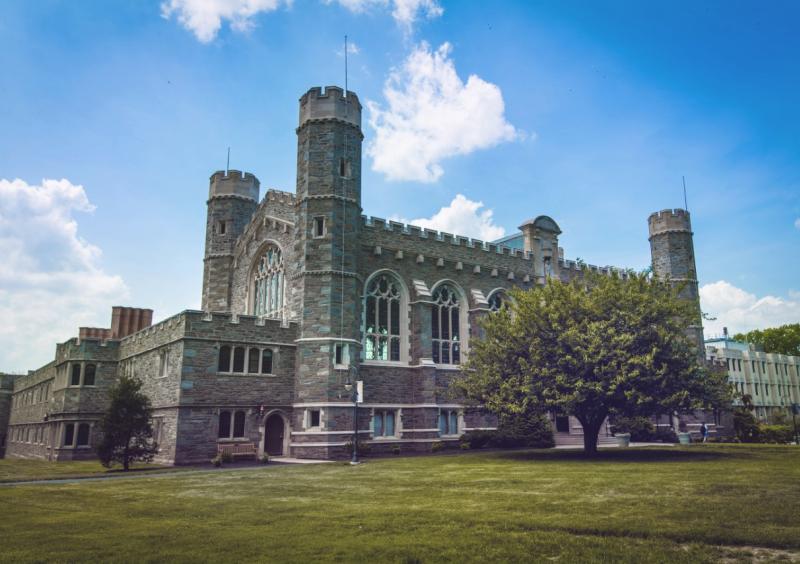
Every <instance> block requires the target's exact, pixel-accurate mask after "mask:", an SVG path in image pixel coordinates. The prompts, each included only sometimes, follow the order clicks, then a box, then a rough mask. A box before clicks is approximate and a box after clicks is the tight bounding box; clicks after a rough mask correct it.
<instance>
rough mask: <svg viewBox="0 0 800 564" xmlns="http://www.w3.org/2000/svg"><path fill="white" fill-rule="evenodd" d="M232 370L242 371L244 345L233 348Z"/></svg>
mask: <svg viewBox="0 0 800 564" xmlns="http://www.w3.org/2000/svg"><path fill="white" fill-rule="evenodd" d="M233 371H234V372H244V347H236V348H234V349H233Z"/></svg>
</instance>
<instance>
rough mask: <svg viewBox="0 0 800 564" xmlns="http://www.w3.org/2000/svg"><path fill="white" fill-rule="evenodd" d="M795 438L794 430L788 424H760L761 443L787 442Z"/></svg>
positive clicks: (759, 439)
mask: <svg viewBox="0 0 800 564" xmlns="http://www.w3.org/2000/svg"><path fill="white" fill-rule="evenodd" d="M793 440H794V431H793V430H792V428H791V427H789V426H788V425H760V426H759V429H758V441H759V442H761V443H772V444H786V443H790V442H792V441H793Z"/></svg>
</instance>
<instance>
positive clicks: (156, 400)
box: [0, 87, 701, 463]
mask: <svg viewBox="0 0 800 564" xmlns="http://www.w3.org/2000/svg"><path fill="white" fill-rule="evenodd" d="M296 131H297V138H298V142H297V184H296V188H295V192H294V193H288V192H281V191H277V190H268V191H267V192H266V194H265V195H264V197H263V198H260V185H259V181H258V179H257V178H256V177H255V176H254V175H252V174H250V173H242V172H239V171H234V170H231V171H227V172H215V173H214V174H213V175H212V176H211V179H210V186H209V192H208V200H207V206H208V216H207V223H206V239H205V258H204V269H203V284H202V286H203V290H202V311H183V312H181V313H178V314H177V315H174V316H172V317H169V318H167V319H165V320H163V321H161V322H159V323H157V324H155V325H151V319H152V312H150V311H149V310H139V309H133V308H114V311H113V314H112V324H111V325H112V326H111V327H110V328H109V329H104V328H103V329H98V328H81V329H80V332H79V336H78V337H77V338H74V339H71V340H69V341H67V342H65V343H62V344H59V345H58V346H57V350H56V355H55V359H54V361H53V362H51V363H49V364H47V365H46V366H44V367H42V368H40V369H38V370H36V371H33V372H31V373H30V374H28V375H26V376H22V377H19V378H17V379H16V380H15V381H14V393H13V400H12V404H13V405H12V408H11V414H10V421H9V434H10V438H9V440H8V441H7V444H8V447H7V453H8V455H10V456H30V457H42V458H50V459H74V458H83V457H89V456H92V455H93V454H92V450H91V444H92V443H93V441H94V440H95V435H96V432H95V428H94V427H95V423H96V421H97V420H98V418H99V416H100V414H101V412H102V411H103V409H104V408H105V406H106V405H107V391H108V388H109V386H110V385H112V384H113V383H114V381H115V380H116V379H117V378H118V377H119V375H121V374H129V375H133V376H135V377H137V378H139V379H141V380H142V381H143V382H144V391H145V392H146V393H147V394H148V395H149V396H150V398H151V399H152V402H153V407H154V411H153V418H154V429H155V435H156V440H157V442H158V444H159V446H160V450H159V453H158V456H157V460H159V461H161V462H165V463H192V462H205V461H208V460H209V459H210V458H211V457H213V456H214V455H215V454H216V452H217V446H218V444H219V443H220V442H237V441H242V442H252V443H254V444H256V445H258V449H259V451H260V452H264V451H265V452H268V453H270V454H272V455H291V456H295V457H306V458H341V457H345V456H347V453H348V443H349V441H350V440H351V437H352V434H353V424H354V422H353V407H352V403H351V398H350V394H349V392H348V391H346V389H345V384H346V382H348V381H361V382H362V383H363V394H362V397H361V400H362V403H361V404H360V405H359V410H358V413H359V416H358V422H357V429H358V433H359V435H360V437H361V440H362V441H364V442H365V443H367V444H369V445H370V446H371V449H372V450H373V451H377V452H389V451H390V450H391V449H393V448H394V447H396V446H399V447H400V448H401V451H403V452H414V451H418V452H425V451H430V449H431V444H432V443H434V442H439V441H444V442H449V441H457V440H458V437H459V436H460V435H461V434H463V433H464V432H466V431H469V430H476V429H492V428H494V427H495V426H496V421H495V419H494V418H493V417H492V416H491V415H489V414H487V413H485V412H483V411H481V410H479V409H474V408H469V407H467V406H465V405H464V403H463V402H461V401H460V400H459V399H458V398H457V397H454V396H453V395H452V394H451V393H450V391H449V388H448V385H449V383H450V382H451V381H452V380H453V379H454V378H458V377H459V374H460V372H459V370H460V364H461V363H462V362H463V360H464V359H465V357H466V356H467V355H468V354H469V350H470V343H471V341H472V340H473V339H478V338H480V334H479V330H478V321H479V319H480V318H481V317H482V316H485V315H490V314H491V312H492V310H495V309H497V308H499V307H500V306H501V305H502V302H503V300H504V299H506V298H505V296H506V291H507V290H508V289H509V288H511V287H515V286H517V287H522V288H529V287H531V286H533V285H534V284H544V283H545V281H546V280H547V278H548V277H555V278H560V279H562V280H569V279H571V278H573V277H575V276H580V275H581V272H582V269H584V268H588V269H592V270H596V271H602V272H606V273H608V272H610V271H611V270H612V269H611V267H604V268H598V267H594V266H586V265H582V264H578V263H576V262H574V261H569V260H565V259H564V258H563V251H562V250H561V249H560V248H559V246H558V236H559V234H560V233H561V230H560V228H559V227H558V224H557V223H556V222H555V221H554V220H553V219H551V218H549V217H547V216H538V217H536V218H534V219H531V220H529V221H525V222H524V223H523V224H522V225H521V227H520V231H519V233H516V234H514V235H511V236H509V237H506V238H505V239H503V240H501V241H500V242H484V241H480V240H477V239H470V238H467V237H463V236H460V235H457V234H450V233H441V232H436V231H431V230H428V229H421V228H419V227H415V226H413V225H403V224H400V223H396V222H393V221H386V220H383V219H380V218H375V217H366V216H363V215H362V209H361V151H362V140H363V133H362V130H361V104H360V103H359V100H358V97H357V96H356V95H355V94H354V93H352V92H348V93H347V94H346V95H345V93H344V92H343V91H342V90H341V89H340V88H337V87H328V88H327V89H326V90H325V91H322V90H321V89H320V88H312V89H310V90H309V91H308V92H307V93H306V94H304V95H303V96H302V98H300V112H299V123H298V127H297V130H296ZM654 218H655V219H654ZM673 223H675V224H678V225H679V227H678V228H675V229H673V225H672V224H673ZM682 225H688V214H687V213H685V212H684V211H683V210H675V211H670V210H667V211H665V212H661V213H660V214H656V215H655V216H653V217H651V221H650V227H651V243H653V256H654V262H655V263H656V267H657V268H660V265H662V264H665V265H668V269H670V270H669V272H670V275H675V276H680V277H684V276H685V277H688V278H692V279H696V275H694V274H693V272H694V271H693V269H694V258H693V255H692V254H691V230H689V231H688V233H687V231H686V230H685V229H684V230H681V229H682V227H680V226H682ZM653 241H655V242H653ZM687 252H688V253H690V254H689V256H690V257H691V272H689V267H688V262H687V260H686V257H685V256H684V255H685V254H686V253H687ZM672 255H680V257H678V258H675V260H670V259H671V258H673V257H672ZM694 291H695V293H696V285H695V290H694ZM700 330H701V329H700ZM0 401H2V400H0ZM0 414H2V404H1V403H0ZM554 419H555V421H554V423H555V429H556V440H557V442H558V443H562V444H563V443H569V442H573V443H580V442H582V435H581V432H582V431H581V428H580V425H579V424H578V423H577V422H576V421H575V420H573V419H572V418H568V417H555V418H554ZM0 421H1V419H0ZM606 435H607V432H606V431H603V437H601V441H604V440H607V436H606Z"/></svg>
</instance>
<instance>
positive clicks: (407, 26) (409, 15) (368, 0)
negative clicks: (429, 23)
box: [325, 0, 444, 32]
mask: <svg viewBox="0 0 800 564" xmlns="http://www.w3.org/2000/svg"><path fill="white" fill-rule="evenodd" d="M334 1H336V2H338V3H339V4H340V5H341V6H343V7H344V8H347V9H348V10H350V11H351V12H354V13H361V12H365V11H367V10H369V9H371V8H374V7H379V8H385V7H390V6H391V8H392V17H393V18H394V21H395V22H397V24H398V25H399V26H400V27H402V28H403V29H404V30H405V31H406V32H410V31H411V29H412V28H413V27H414V24H415V23H416V22H417V20H418V19H419V18H421V17H424V18H427V19H429V20H432V19H434V18H438V17H439V16H441V15H442V14H443V13H444V8H442V6H441V5H440V4H439V2H437V1H436V0H325V3H326V4H331V3H332V2H334Z"/></svg>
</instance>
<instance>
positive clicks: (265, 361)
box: [261, 349, 272, 374]
mask: <svg viewBox="0 0 800 564" xmlns="http://www.w3.org/2000/svg"><path fill="white" fill-rule="evenodd" d="M261 373H262V374H272V349H264V350H263V351H261Z"/></svg>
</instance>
